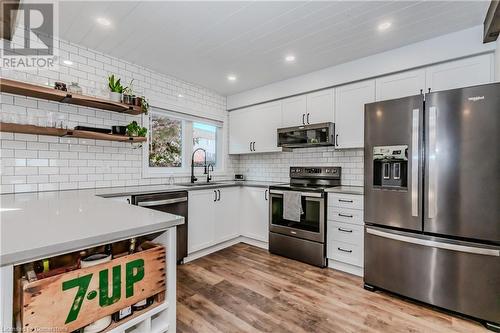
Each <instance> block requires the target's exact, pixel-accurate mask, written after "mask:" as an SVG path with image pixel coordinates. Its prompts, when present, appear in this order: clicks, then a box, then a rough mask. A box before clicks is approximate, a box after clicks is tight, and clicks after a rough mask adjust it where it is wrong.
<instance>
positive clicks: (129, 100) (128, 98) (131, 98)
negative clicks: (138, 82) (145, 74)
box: [123, 79, 135, 105]
mask: <svg viewBox="0 0 500 333" xmlns="http://www.w3.org/2000/svg"><path fill="white" fill-rule="evenodd" d="M134 102H135V95H134V79H132V80H131V81H130V83H129V85H128V86H127V87H125V88H123V103H125V104H129V105H134Z"/></svg>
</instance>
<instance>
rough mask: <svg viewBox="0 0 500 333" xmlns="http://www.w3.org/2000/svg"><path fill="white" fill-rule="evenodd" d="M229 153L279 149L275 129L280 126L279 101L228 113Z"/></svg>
mask: <svg viewBox="0 0 500 333" xmlns="http://www.w3.org/2000/svg"><path fill="white" fill-rule="evenodd" d="M229 126H230V130H229V153H230V154H248V153H261V152H273V151H281V148H278V142H277V141H278V140H277V131H276V130H277V129H278V128H280V127H282V118H281V102H271V103H265V104H261V105H256V106H252V107H248V108H245V109H241V110H236V111H231V112H230V113H229Z"/></svg>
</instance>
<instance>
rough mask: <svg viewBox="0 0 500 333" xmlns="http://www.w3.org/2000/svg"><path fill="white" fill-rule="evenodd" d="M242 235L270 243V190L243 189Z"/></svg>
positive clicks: (257, 188)
mask: <svg viewBox="0 0 500 333" xmlns="http://www.w3.org/2000/svg"><path fill="white" fill-rule="evenodd" d="M240 221H241V229H240V230H241V235H242V236H245V237H248V238H252V239H256V240H259V241H262V242H266V243H267V242H268V238H269V190H268V189H267V188H260V187H243V188H242V189H241V212H240Z"/></svg>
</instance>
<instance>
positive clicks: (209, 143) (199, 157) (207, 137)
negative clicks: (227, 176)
mask: <svg viewBox="0 0 500 333" xmlns="http://www.w3.org/2000/svg"><path fill="white" fill-rule="evenodd" d="M197 148H203V149H205V151H206V152H207V164H212V165H213V166H215V164H216V162H217V127H215V126H213V125H209V124H204V123H196V122H194V123H193V151H194V150H195V149H197ZM204 162H205V157H204V155H203V152H202V151H198V152H196V153H195V155H194V165H195V166H203V164H204Z"/></svg>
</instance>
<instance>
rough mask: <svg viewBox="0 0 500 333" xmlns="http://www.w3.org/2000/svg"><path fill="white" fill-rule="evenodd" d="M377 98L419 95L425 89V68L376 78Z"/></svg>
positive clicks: (380, 99) (386, 98)
mask: <svg viewBox="0 0 500 333" xmlns="http://www.w3.org/2000/svg"><path fill="white" fill-rule="evenodd" d="M375 87H376V91H377V92H376V100H377V101H385V100H388V99H395V98H401V97H406V96H413V95H418V94H420V93H421V92H423V91H424V90H425V69H417V70H412V71H406V72H402V73H398V74H393V75H387V76H383V77H381V78H378V79H376V80H375Z"/></svg>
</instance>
